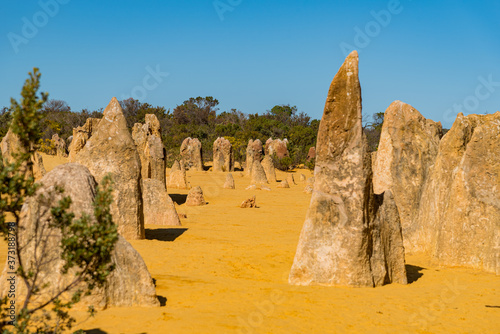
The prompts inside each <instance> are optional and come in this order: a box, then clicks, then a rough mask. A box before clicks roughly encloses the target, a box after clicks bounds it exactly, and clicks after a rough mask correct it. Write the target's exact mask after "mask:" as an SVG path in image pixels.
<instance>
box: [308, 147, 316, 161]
mask: <svg viewBox="0 0 500 334" xmlns="http://www.w3.org/2000/svg"><path fill="white" fill-rule="evenodd" d="M312 159H316V147H311V148H309V152H307V161H311V160H312Z"/></svg>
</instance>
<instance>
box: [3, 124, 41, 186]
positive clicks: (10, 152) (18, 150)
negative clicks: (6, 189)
mask: <svg viewBox="0 0 500 334" xmlns="http://www.w3.org/2000/svg"><path fill="white" fill-rule="evenodd" d="M0 150H1V151H2V157H3V160H4V162H5V163H14V162H15V161H16V159H17V156H16V155H17V154H22V153H27V152H28V150H27V149H26V148H23V147H22V144H21V141H20V139H19V137H18V136H17V135H15V134H14V132H12V130H11V129H10V128H9V130H8V131H7V133H6V134H5V136H4V137H3V138H2V141H1V142H0ZM31 162H32V163H33V165H32V166H31V168H29V169H28V166H27V164H25V165H23V166H21V169H22V170H23V171H24V173H25V175H26V177H30V176H33V177H34V178H35V179H36V180H40V179H41V178H42V177H43V176H44V175H45V174H46V171H45V167H44V165H43V159H42V156H41V155H40V154H38V152H34V153H33V155H32V156H31Z"/></svg>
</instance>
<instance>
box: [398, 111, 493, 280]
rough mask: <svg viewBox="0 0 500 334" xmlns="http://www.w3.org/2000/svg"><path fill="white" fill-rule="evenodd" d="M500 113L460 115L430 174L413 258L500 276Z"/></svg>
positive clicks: (411, 238)
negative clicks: (417, 255)
mask: <svg viewBox="0 0 500 334" xmlns="http://www.w3.org/2000/svg"><path fill="white" fill-rule="evenodd" d="M498 152H500V112H497V113H495V114H490V115H469V116H464V115H463V114H459V115H458V116H457V119H456V120H455V123H454V124H453V126H452V128H451V129H450V131H449V132H448V133H447V134H446V135H445V136H444V137H443V139H442V140H441V143H440V145H439V152H438V155H437V157H436V160H435V162H434V165H433V166H432V167H431V169H430V172H429V177H428V178H427V182H426V184H425V187H424V190H423V194H422V198H421V200H420V208H419V215H418V219H417V223H416V224H414V228H413V229H411V230H408V231H407V232H408V233H407V236H406V237H407V242H408V245H409V249H410V251H412V252H416V251H424V252H429V253H430V254H431V255H432V256H433V258H434V259H435V260H436V261H437V262H438V263H439V264H441V265H446V266H464V267H469V268H475V269H481V270H484V271H488V272H492V273H496V274H497V275H498V274H500V248H499V245H500V155H499V154H498Z"/></svg>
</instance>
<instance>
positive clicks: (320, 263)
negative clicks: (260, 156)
mask: <svg viewBox="0 0 500 334" xmlns="http://www.w3.org/2000/svg"><path fill="white" fill-rule="evenodd" d="M316 152H317V156H316V167H315V183H314V191H313V194H312V198H311V204H310V206H309V210H308V212H307V215H306V220H305V223H304V227H303V229H302V232H301V234H300V239H299V244H298V246H297V253H296V255H295V259H294V263H293V266H292V269H291V272H290V277H289V281H290V283H292V284H297V285H309V284H321V285H344V286H379V285H382V284H386V283H390V282H399V283H403V284H405V283H406V281H407V279H406V270H405V260H404V248H403V241H402V236H401V225H400V222H399V214H398V212H397V207H396V206H395V204H394V201H393V199H392V195H391V194H390V192H387V193H385V194H384V195H374V194H373V193H372V184H371V178H372V172H371V159H370V154H369V153H368V146H367V142H366V138H365V136H364V134H363V129H362V123H361V87H360V84H359V79H358V54H357V52H356V51H353V52H352V53H351V54H350V55H349V56H348V57H347V59H346V61H345V62H344V64H343V65H342V66H341V68H340V69H339V71H338V73H337V74H336V75H335V78H334V79H333V82H332V85H331V87H330V90H329V92H328V98H327V101H326V105H325V111H324V113H323V117H322V119H321V123H320V127H319V132H318V140H317V146H316Z"/></svg>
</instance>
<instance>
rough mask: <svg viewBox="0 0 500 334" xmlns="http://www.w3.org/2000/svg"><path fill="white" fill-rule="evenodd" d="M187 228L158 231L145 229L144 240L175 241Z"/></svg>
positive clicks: (161, 229) (159, 229) (160, 229)
mask: <svg viewBox="0 0 500 334" xmlns="http://www.w3.org/2000/svg"><path fill="white" fill-rule="evenodd" d="M187 230H188V229H187V228H158V229H154V230H152V229H149V228H147V229H146V231H145V232H146V239H147V240H160V241H175V239H177V238H178V237H180V236H181V235H182V234H183V233H184V232H186V231H187Z"/></svg>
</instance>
